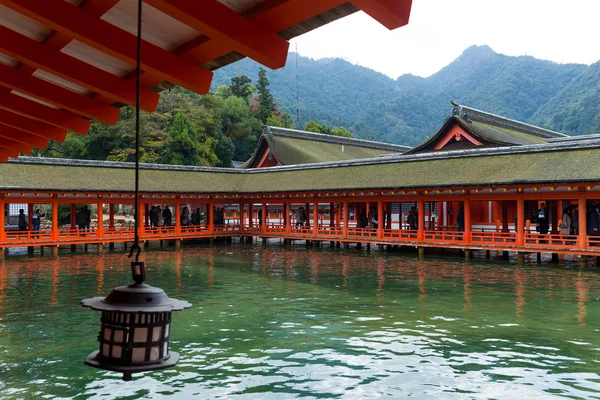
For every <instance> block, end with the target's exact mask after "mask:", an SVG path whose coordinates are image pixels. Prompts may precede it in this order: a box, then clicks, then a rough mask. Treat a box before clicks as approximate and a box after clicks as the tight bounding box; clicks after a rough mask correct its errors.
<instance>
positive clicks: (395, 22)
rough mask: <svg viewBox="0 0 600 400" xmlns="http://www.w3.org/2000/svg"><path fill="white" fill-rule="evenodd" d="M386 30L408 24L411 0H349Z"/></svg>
mask: <svg viewBox="0 0 600 400" xmlns="http://www.w3.org/2000/svg"><path fill="white" fill-rule="evenodd" d="M350 2H351V3H352V4H354V5H355V6H356V7H358V8H360V9H361V10H363V11H364V12H365V13H367V14H369V16H370V17H371V18H373V19H375V20H377V21H379V23H380V24H382V25H383V26H385V27H386V28H388V29H396V28H400V27H401V26H404V25H406V24H408V19H409V17H410V10H411V7H412V0H350Z"/></svg>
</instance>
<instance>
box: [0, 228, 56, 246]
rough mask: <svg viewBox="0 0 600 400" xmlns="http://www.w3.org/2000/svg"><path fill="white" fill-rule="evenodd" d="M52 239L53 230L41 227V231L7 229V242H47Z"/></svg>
mask: <svg viewBox="0 0 600 400" xmlns="http://www.w3.org/2000/svg"><path fill="white" fill-rule="evenodd" d="M49 240H52V230H50V229H40V230H39V231H20V230H12V229H11V230H7V231H6V242H7V243H15V242H34V241H38V242H41V241H43V242H45V241H49Z"/></svg>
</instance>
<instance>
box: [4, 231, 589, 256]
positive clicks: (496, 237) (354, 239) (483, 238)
mask: <svg viewBox="0 0 600 400" xmlns="http://www.w3.org/2000/svg"><path fill="white" fill-rule="evenodd" d="M140 234H141V235H140V239H141V240H142V241H143V242H149V241H161V240H174V241H176V243H177V242H179V241H181V240H185V239H212V238H227V237H256V238H281V239H289V240H298V241H313V242H334V243H361V244H376V245H398V246H411V247H418V248H427V247H437V248H451V249H461V250H491V251H513V252H523V253H541V252H546V253H556V254H574V255H585V256H600V237H591V236H588V237H586V241H585V244H584V248H579V247H578V240H579V237H578V236H577V235H562V234H547V235H542V234H538V233H525V234H524V237H523V244H522V245H518V244H517V234H516V233H515V232H508V233H507V232H498V231H495V230H491V229H481V230H479V231H472V232H471V233H470V234H466V233H465V232H459V231H456V230H423V231H422V232H420V231H418V230H404V229H383V230H382V231H381V232H379V229H374V228H356V227H351V226H350V227H348V228H347V229H345V228H344V227H341V228H340V227H337V226H316V227H314V226H313V227H295V226H287V227H286V226H285V225H283V224H274V223H269V224H265V225H264V226H263V227H257V226H250V225H249V224H246V225H245V226H240V225H239V224H238V225H214V226H213V227H212V228H211V227H210V226H207V225H188V226H177V227H176V226H160V227H143V228H142V229H141V230H140ZM133 237H134V230H133V228H105V229H103V230H101V231H99V230H98V229H97V228H91V229H83V230H78V229H69V230H58V231H55V232H53V230H52V229H41V230H40V231H39V232H34V231H18V230H7V231H6V232H5V237H4V238H3V239H2V241H0V248H10V247H23V246H27V247H32V246H45V247H46V246H48V247H57V246H61V245H77V244H95V245H105V244H109V243H118V242H123V243H129V242H132V241H133Z"/></svg>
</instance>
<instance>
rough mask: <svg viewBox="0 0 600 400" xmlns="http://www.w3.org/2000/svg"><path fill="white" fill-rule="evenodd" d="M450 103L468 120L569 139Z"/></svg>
mask: <svg viewBox="0 0 600 400" xmlns="http://www.w3.org/2000/svg"><path fill="white" fill-rule="evenodd" d="M450 103H451V104H452V105H453V106H455V107H459V108H460V109H462V110H463V111H466V115H467V117H468V118H472V119H475V120H477V121H481V122H488V123H493V124H494V125H496V126H500V127H503V128H508V129H513V130H516V131H520V132H523V133H527V134H530V135H534V136H539V137H541V138H544V139H550V138H561V137H569V135H565V134H564V133H559V132H555V131H551V130H549V129H544V128H540V127H539V126H535V125H530V124H526V123H524V122H521V121H516V120H514V119H510V118H506V117H501V116H499V115H496V114H492V113H488V112H485V111H481V110H478V109H476V108H471V107H468V106H464V105H462V104H458V103H456V102H454V101H451V102H450ZM473 117H474V118H473Z"/></svg>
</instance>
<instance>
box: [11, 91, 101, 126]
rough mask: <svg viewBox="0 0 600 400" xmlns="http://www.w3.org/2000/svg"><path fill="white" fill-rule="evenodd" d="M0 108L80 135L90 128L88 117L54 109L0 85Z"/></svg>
mask: <svg viewBox="0 0 600 400" xmlns="http://www.w3.org/2000/svg"><path fill="white" fill-rule="evenodd" d="M0 108H4V109H6V110H9V111H12V112H15V113H17V114H22V115H25V116H27V117H29V118H33V119H36V120H38V121H42V122H46V123H48V124H50V125H54V126H57V127H59V128H64V129H66V130H68V131H72V132H76V133H80V134H82V135H86V134H87V133H88V131H89V129H90V120H88V119H85V118H82V117H80V116H78V115H76V114H73V113H72V112H70V111H65V110H55V109H53V108H51V107H48V106H45V105H43V104H40V103H36V102H35V101H33V100H29V99H26V98H24V97H21V96H17V95H16V94H12V93H11V92H10V90H8V89H5V88H4V87H2V86H0Z"/></svg>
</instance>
